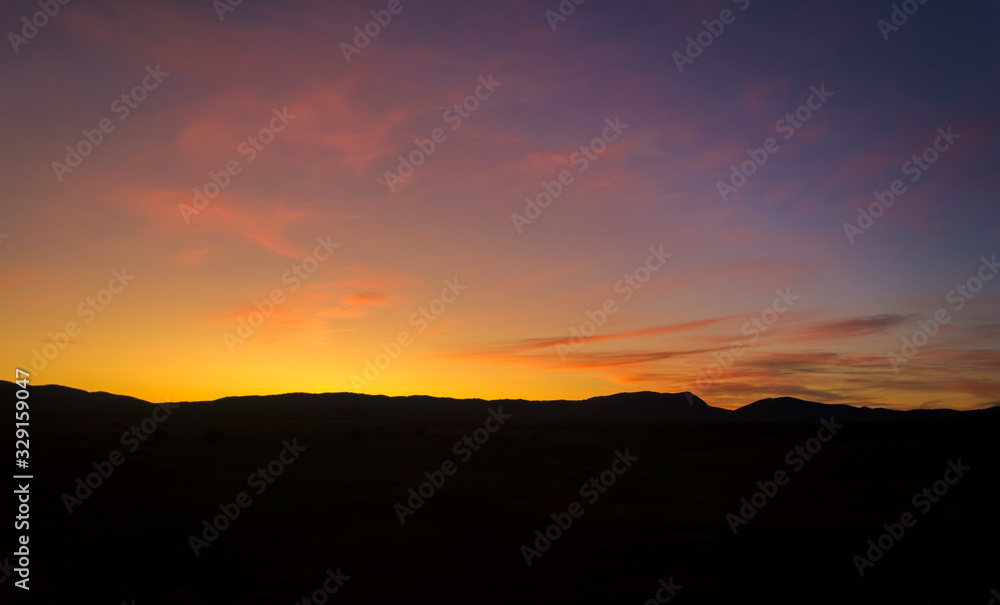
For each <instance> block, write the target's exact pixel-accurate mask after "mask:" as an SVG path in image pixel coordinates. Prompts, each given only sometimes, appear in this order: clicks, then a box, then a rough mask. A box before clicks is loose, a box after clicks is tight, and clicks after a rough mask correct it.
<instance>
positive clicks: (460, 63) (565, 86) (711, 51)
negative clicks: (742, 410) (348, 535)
mask: <svg viewBox="0 0 1000 605" xmlns="http://www.w3.org/2000/svg"><path fill="white" fill-rule="evenodd" d="M914 4H916V2H914ZM219 6H222V3H221V2H216V3H214V4H213V2H211V1H210V0H198V1H187V0H183V1H170V2H167V1H150V2H134V3H125V2H110V1H94V2H70V3H69V4H67V5H65V6H62V5H60V6H59V12H58V13H57V14H55V15H54V16H52V17H50V18H47V19H42V18H41V17H39V18H38V20H37V22H38V23H41V22H43V21H47V23H45V24H44V25H43V26H41V27H37V29H36V28H34V26H25V21H22V17H28V19H29V22H30V19H31V16H32V15H33V14H35V13H37V12H39V10H40V9H39V8H38V4H37V3H36V2H29V1H26V0H16V1H14V2H6V3H4V5H3V8H2V9H0V24H2V26H3V32H4V34H5V40H6V42H7V45H6V47H5V48H4V49H3V50H2V51H0V56H2V58H0V78H2V81H3V84H4V86H3V90H2V92H0V110H2V113H3V116H4V119H3V120H2V126H0V128H2V130H0V135H2V139H3V146H2V158H0V191H2V200H3V202H2V203H3V210H4V212H3V216H2V219H0V234H6V237H4V236H3V235H0V238H2V240H0V283H2V284H3V294H4V295H3V298H2V302H0V311H2V314H3V318H4V336H3V341H2V342H3V346H2V348H0V362H2V365H3V366H4V367H5V368H6V369H5V370H4V372H5V373H6V374H7V376H2V377H0V378H3V379H4V380H13V379H14V368H16V367H20V368H23V369H26V370H28V371H30V372H31V377H32V380H33V381H34V382H35V383H36V384H51V383H57V384H63V385H67V386H72V387H76V388H82V389H87V390H103V391H110V392H115V393H121V394H128V395H133V396H137V397H141V398H145V399H148V400H151V401H169V400H201V399H213V398H217V397H222V396H227V395H250V394H267V393H282V392H290V391H306V392H328V391H360V392H364V393H381V394H388V395H409V394H428V395H438V396H452V397H483V398H491V399H492V398H506V397H514V398H529V399H555V398H560V399H583V398H586V397H590V396H595V395H603V394H610V393H615V392H622V391H641V390H652V391H664V392H678V391H692V392H694V393H696V394H698V395H699V396H701V397H702V398H704V399H705V400H706V401H707V402H708V403H710V404H713V405H719V406H724V407H736V406H739V405H742V404H745V403H749V402H751V401H754V400H757V399H760V398H763V397H771V396H781V395H788V396H795V397H801V398H804V399H810V400H814V401H822V402H827V403H851V404H859V405H880V406H888V407H898V408H917V407H954V408H962V409H965V408H973V407H980V406H984V405H987V404H990V403H994V404H995V403H997V402H998V400H1000V372H998V371H997V370H998V368H1000V278H997V279H994V278H995V277H996V273H997V271H998V270H1000V268H998V267H997V266H996V265H995V262H996V260H997V259H998V255H1000V206H998V191H1000V170H998V161H1000V138H998V136H997V135H998V130H1000V128H998V127H1000V118H998V115H997V99H998V98H1000V39H998V37H997V36H996V28H997V23H998V19H1000V4H997V3H996V2H986V1H981V2H968V3H947V2H942V1H938V0H930V1H929V2H926V3H925V4H920V5H919V9H918V10H917V11H916V12H915V13H914V14H912V15H909V16H907V21H906V22H905V23H903V24H901V25H899V26H898V28H896V29H892V30H889V29H886V28H885V27H884V26H883V27H882V28H881V29H880V26H879V24H878V21H879V20H886V21H887V22H889V23H891V14H892V12H893V9H892V3H890V2H888V1H887V2H875V3H873V2H862V1H860V0H851V1H847V2H844V1H833V0H824V1H821V2H797V3H796V2H785V3H763V2H759V0H739V1H736V2H731V1H729V0H726V1H712V2H653V3H649V2H634V3H633V2H625V3H611V2H600V1H598V0H590V1H589V2H584V3H583V4H581V5H575V4H572V3H571V2H569V0H566V2H564V3H563V6H564V10H567V11H568V8H567V7H570V6H573V7H575V11H574V12H573V13H572V14H569V15H568V16H566V17H565V19H562V18H560V19H556V18H555V17H554V16H553V15H557V14H558V11H559V6H560V5H559V2H558V1H557V0H539V1H534V0H532V1H513V2H487V3H467V2H457V1H445V2H441V1H434V2H430V1H424V0H416V1H412V2H411V1H409V0H402V2H401V3H400V4H396V3H395V2H388V1H383V0H375V1H371V2H358V1H356V0H349V1H346V2H336V3H327V2H318V1H315V2H313V1H305V0H303V1H285V2H262V1H256V0H244V2H242V4H240V5H239V6H237V7H235V8H234V9H233V10H231V11H225V12H222V11H221V9H219ZM908 6H909V5H908ZM387 7H391V8H397V9H401V10H398V12H397V14H392V13H390V12H388V11H387V10H386V9H387ZM724 10H728V11H730V12H729V13H723V11H724ZM371 11H376V14H378V15H379V17H380V18H383V19H386V20H387V19H388V17H386V15H389V16H390V17H391V20H389V21H388V23H387V24H386V25H384V26H383V25H379V26H378V27H377V28H376V27H375V26H374V25H371V26H369V31H377V30H378V33H377V35H376V36H374V37H372V38H370V39H368V40H367V44H365V42H366V39H365V38H364V37H359V36H358V30H356V29H355V27H358V28H361V31H363V30H364V28H365V26H366V23H368V22H370V21H373V19H374V18H373V16H372V14H371ZM380 11H383V12H380ZM546 11H555V12H553V13H550V14H549V15H546ZM43 14H44V13H43ZM220 14H221V15H222V16H221V18H220V16H219V15H220ZM560 17H561V16H560ZM897 17H898V15H897ZM723 19H725V20H729V21H730V22H729V23H728V24H726V23H722V20H723ZM713 20H719V21H718V24H715V23H712V21H713ZM704 21H709V22H710V23H709V24H708V26H706V25H705V24H703V22H704ZM553 24H554V28H553ZM707 27H722V31H721V33H719V35H718V36H717V37H715V36H713V35H711V34H704V35H703V37H702V39H703V40H704V39H706V38H707V39H710V40H711V44H710V45H709V46H707V47H705V48H703V49H702V48H700V46H698V44H697V40H696V38H697V36H698V34H699V32H702V31H704V30H706V29H707ZM23 29H27V30H28V33H29V34H30V33H31V32H32V31H34V34H33V35H32V36H31V37H30V39H29V38H28V37H26V36H25V35H24V34H23V32H22V30H23ZM689 36H691V37H692V41H693V44H694V45H693V46H692V42H689V41H688V40H687V38H688V37H689ZM20 38H23V39H21V40H20V41H18V40H19V39H20ZM356 38H358V39H359V40H358V42H359V43H356V42H355V39H356ZM886 38H888V39H886ZM345 43H346V44H347V45H350V46H351V47H354V48H353V49H352V48H349V47H347V46H345V45H344V44H345ZM362 45H364V46H363V47H362ZM689 47H690V50H691V51H693V52H691V53H690V54H689V55H685V57H686V59H687V60H683V59H679V58H678V57H679V56H681V55H678V54H675V53H686V52H688V51H686V50H685V49H686V48H689ZM699 53H700V54H699ZM693 54H697V55H698V56H697V57H694V58H691V56H690V55H693ZM345 55H348V56H346V57H345ZM348 59H349V60H348ZM679 66H680V67H679ZM137 87H138V88H137ZM817 93H820V94H819V95H817ZM122 95H127V96H126V97H125V98H124V99H123V98H122ZM477 95H478V96H477ZM456 105H458V106H459V107H458V108H457V109H455V108H454V107H455V106H456ZM810 105H811V107H809V106H810ZM803 106H806V107H807V108H806V109H800V107H803ZM449 108H451V109H449ZM796 111H798V112H799V113H798V117H796V115H795V112H796ZM786 114H792V116H791V117H790V119H788V118H786ZM803 116H808V117H807V118H806V119H805V120H803V119H802V118H803ZM793 123H797V124H798V126H790V124H793ZM101 128H104V131H103V132H102V131H101ZM939 129H940V130H939ZM949 129H950V130H949ZM262 130H263V132H262ZM83 131H86V133H84V132H83ZM949 132H950V133H951V134H948V133H949ZM941 133H945V134H946V135H947V136H944V135H942V134H941ZM88 136H89V137H90V138H91V140H92V141H99V144H97V145H96V146H93V149H88V147H91V145H90V143H88V142H87V137H88ZM435 137H436V139H437V140H436V141H435V140H434V139H435ZM768 139H774V140H773V141H771V142H770V144H769V143H768ZM418 140H419V141H420V143H419V144H418V143H417V142H416V141H418ZM81 141H83V143H81ZM935 145H937V149H936V150H935V149H934V147H935ZM67 146H69V147H70V149H71V150H75V151H78V152H80V153H81V156H83V155H84V153H85V152H88V151H89V154H86V157H80V158H79V162H78V163H77V160H78V158H76V157H73V156H72V154H71V153H70V151H68V150H67ZM431 146H433V151H432V152H430V153H429V155H428V154H427V150H429V149H431ZM581 146H582V147H583V149H582V150H581ZM421 147H423V149H424V151H420V149H421ZM765 147H769V148H770V149H771V150H773V151H772V152H768V151H766V150H765ZM927 148H931V151H930V152H925V150H926V149H927ZM748 149H749V150H750V151H751V153H750V154H749V155H748V151H747V150H748ZM775 149H776V150H775ZM411 154H412V157H415V158H416V160H415V161H414V163H415V164H416V163H419V164H420V165H419V166H415V167H414V168H413V171H412V174H410V173H409V168H407V167H405V166H404V167H403V170H402V174H400V164H401V161H400V158H399V156H400V155H403V156H406V157H409V156H411ZM764 154H766V156H767V158H766V161H765V162H763V164H762V165H759V166H758V165H756V164H753V162H752V160H750V157H751V155H755V156H757V157H763V155H764ZM68 155H70V156H71V157H69V158H68V157H67V156H68ZM915 155H916V156H918V157H917V162H916V163H914V161H913V156H915ZM919 156H923V157H922V158H921V157H919ZM929 158H930V161H928V159H929ZM747 161H749V162H751V163H750V164H747V165H748V166H750V168H751V171H752V172H753V174H751V175H750V176H747V177H746V182H745V184H742V185H741V186H739V187H738V188H737V187H735V186H733V181H731V180H730V179H731V176H732V172H733V168H732V166H734V165H742V164H743V163H744V162H747ZM907 162H910V163H909V164H907ZM55 163H58V165H56V164H55ZM73 164H76V165H75V167H74V166H73ZM920 164H923V165H924V168H921V167H920V166H919V165H920ZM737 170H738V168H737ZM388 173H393V174H388ZM212 175H215V183H219V184H220V185H222V186H216V184H215V183H213V176H212ZM560 176H561V177H562V178H563V179H564V182H565V183H568V184H562V183H559V179H560ZM914 177H918V178H916V179H915V180H914ZM739 178H742V176H740V177H739ZM897 179H898V180H899V181H901V182H900V183H899V184H898V185H897V192H898V191H903V189H901V188H900V187H899V186H902V187H905V191H904V192H903V193H901V194H899V195H895V201H894V203H893V204H892V205H891V207H888V208H887V209H885V212H884V214H882V212H881V211H880V210H881V208H882V207H881V206H879V205H878V202H877V199H876V197H875V195H874V193H875V192H876V191H879V192H882V191H890V190H891V187H892V183H893V181H895V180H897ZM720 181H721V182H723V183H725V185H724V186H720V184H719V183H720ZM543 182H544V183H545V185H543ZM735 182H736V184H739V182H740V181H738V180H737V181H735ZM207 184H211V185H209V186H208V187H206V185H207ZM560 187H561V188H562V191H561V192H560V193H559V194H558V195H556V196H555V197H554V199H551V203H548V202H549V199H548V198H546V195H548V194H546V195H540V194H543V193H545V192H546V188H548V189H549V190H550V191H552V192H555V191H557V190H558V189H559V188H560ZM730 188H731V189H733V190H735V191H731V190H730ZM720 189H721V192H720ZM195 190H198V191H200V192H203V193H205V192H208V193H215V192H216V191H218V194H217V195H215V196H214V197H212V198H211V199H208V198H204V199H201V198H198V199H196V195H195ZM526 198H530V199H531V200H535V199H537V198H540V200H541V201H542V203H543V205H545V206H546V207H545V208H538V207H529V205H528V202H527V201H526ZM724 198H725V199H724ZM883 199H888V196H887V195H886V196H883ZM873 203H874V204H876V206H875V211H874V212H875V213H877V214H878V215H879V216H878V217H876V218H873V219H872V222H871V223H870V226H867V225H869V223H867V222H866V220H865V219H864V218H862V219H861V223H862V226H867V228H865V229H852V228H848V229H845V224H850V225H854V226H857V225H858V221H859V211H858V209H859V208H865V209H869V208H870V207H871V205H872V204H873ZM199 206H200V208H199ZM514 215H518V216H514ZM522 217H523V220H522ZM528 221H530V222H528ZM318 242H321V243H318ZM651 249H652V250H653V251H655V254H654V252H651ZM115 272H118V273H117V274H116V273H115ZM133 276H134V277H133ZM636 286H638V287H636ZM959 287H961V288H962V289H963V291H964V292H965V293H966V294H962V293H961V292H959V291H958V288H959ZM105 289H107V290H106V291H105V292H103V293H102V290H105ZM115 291H117V292H115ZM953 291H954V292H953ZM272 293H273V294H274V295H275V299H276V300H278V301H279V302H278V303H276V304H272V303H267V304H265V303H263V302H262V301H265V300H267V299H268V297H270V296H271V295H272ZM779 293H781V294H779ZM88 299H91V300H92V302H91V301H88ZM255 302H256V303H258V304H257V305H256V306H255ZM272 307H273V311H272V312H270V313H269V315H268V316H267V317H265V318H263V320H262V321H258V320H260V319H261V316H255V315H253V314H254V312H255V311H256V310H257V308H263V309H265V310H266V311H270V310H271V308H272ZM602 307H603V309H602ZM609 310H610V312H609ZM942 310H943V311H942ZM588 311H589V312H591V313H590V317H592V318H595V319H594V322H595V323H593V324H588V323H587V322H588V321H590V320H589V319H588ZM935 315H937V319H935ZM943 317H946V318H947V323H946V324H945V325H943V326H940V327H939V326H937V323H939V322H940V320H941V319H942V318H943ZM431 320H433V321H431ZM246 322H253V323H256V324H257V327H256V328H253V329H252V330H251V329H249V328H247V327H245V324H246ZM754 322H757V325H758V326H763V327H764V328H766V330H764V329H760V328H759V327H757V328H755V327H754ZM598 323H600V325H597V324H598ZM67 324H70V325H69V326H68V325H67ZM73 324H75V326H74V325H73ZM248 330H250V331H249V332H248ZM581 330H582V331H583V333H584V334H589V336H586V337H581V338H575V337H574V340H573V341H572V344H569V343H570V339H571V336H572V335H573V334H574V332H575V331H581ZM404 331H405V332H406V333H407V334H405V335H403V336H401V335H400V333H401V332H404ZM69 332H72V334H68V333H69ZM64 333H67V334H65V335H66V336H69V338H65V339H64ZM915 333H916V334H921V335H920V336H915ZM904 337H908V338H909V339H910V342H913V343H915V344H914V346H912V347H911V348H907V347H905V346H904V342H903V338H904ZM67 340H68V341H69V342H68V343H67V342H66V341H67ZM392 343H395V344H392ZM560 343H566V344H563V345H562V346H560ZM383 345H384V346H383ZM734 345H735V349H734ZM740 345H742V347H740ZM733 350H735V351H736V352H737V354H733V353H732V352H731V351H733ZM384 351H385V353H384ZM890 353H892V354H894V355H897V356H899V357H898V358H896V359H897V363H896V364H895V365H896V367H894V364H893V362H892V358H891V357H890V355H889V354H890ZM908 353H913V354H912V355H909V354H908ZM380 354H383V356H382V357H379V355H380ZM898 360H904V361H905V363H901V362H899V361H898ZM713 368H714V369H713ZM366 369H367V375H366ZM706 377H711V378H712V379H713V380H708V379H706Z"/></svg>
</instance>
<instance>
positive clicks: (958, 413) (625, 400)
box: [0, 381, 1000, 424]
mask: <svg viewBox="0 0 1000 605" xmlns="http://www.w3.org/2000/svg"><path fill="white" fill-rule="evenodd" d="M17 389H19V387H18V386H17V385H16V384H14V383H12V382H9V381H0V390H3V391H4V392H5V393H6V392H9V393H10V395H11V396H13V394H14V393H13V392H14V391H16V390H17ZM30 389H31V392H32V394H33V396H34V401H37V400H38V399H39V397H43V398H45V399H47V400H49V401H50V402H53V401H55V402H56V404H55V406H53V408H52V410H53V411H60V412H63V413H74V412H76V413H80V412H85V413H99V412H106V411H111V410H112V409H121V408H123V407H127V408H130V409H134V408H136V407H138V406H140V405H158V404H153V403H151V402H148V401H145V400H143V399H139V398H136V397H130V396H127V395H117V394H113V393H107V392H104V391H96V392H89V391H85V390H82V389H75V388H72V387H66V386H62V385H38V386H31V387H30ZM171 403H176V404H179V405H182V406H189V405H192V406H198V407H199V408H205V407H211V409H212V410H213V411H220V412H221V411H228V410H230V409H234V408H238V409H239V410H240V411H244V412H257V413H274V412H281V411H295V412H297V413H304V414H306V415H308V416H310V417H313V418H315V419H316V420H325V421H336V420H342V421H347V422H359V421H363V422H393V421H401V422H410V421H428V420H440V421H466V420H473V419H475V418H478V417H480V416H481V415H482V414H483V413H484V412H485V410H486V409H487V408H490V407H496V406H505V409H506V411H508V412H509V413H511V414H512V415H513V416H517V417H520V418H522V419H523V420H526V421H530V422H536V423H563V422H568V423H580V422H584V423H587V422H595V423H621V424H628V423H643V422H712V423H715V422H730V423H817V422H820V421H821V420H822V419H827V418H830V417H834V418H836V419H837V420H838V421H841V422H859V423H897V422H976V421H982V420H1000V405H995V406H992V407H988V408H979V409H973V410H954V409H910V410H893V409H889V408H881V407H868V406H852V405H847V404H830V403H820V402H815V401H807V400H804V399H799V398H796V397H768V398H764V399H759V400H757V401H754V402H752V403H749V404H746V405H744V406H741V407H739V408H736V409H733V410H729V409H726V408H719V407H714V406H712V405H709V404H708V403H707V402H705V401H704V400H703V399H701V398H700V397H698V396H697V395H694V394H693V393H690V392H687V391H685V392H681V393H659V392H656V391H636V392H631V393H629V392H622V393H614V394H610V395H598V396H595V397H589V398H587V399H580V400H565V399H556V400H552V399H550V400H526V399H494V400H486V399H481V398H468V399H460V398H452V397H434V396H429V395H408V396H389V395H368V394H362V393H349V392H339V393H301V392H298V393H285V394H279V395H242V396H230V397H222V398H219V399H214V400H208V401H176V402H171ZM85 406H86V407H85ZM290 408H294V410H291V409H290Z"/></svg>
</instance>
